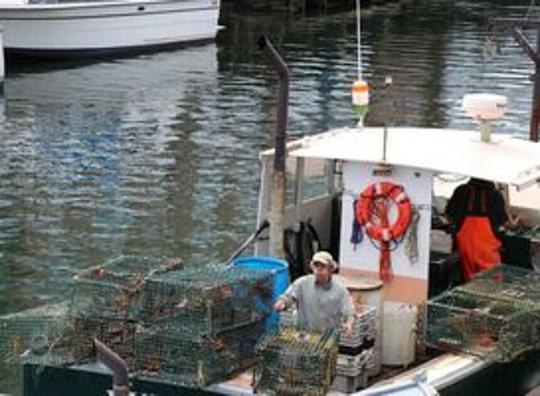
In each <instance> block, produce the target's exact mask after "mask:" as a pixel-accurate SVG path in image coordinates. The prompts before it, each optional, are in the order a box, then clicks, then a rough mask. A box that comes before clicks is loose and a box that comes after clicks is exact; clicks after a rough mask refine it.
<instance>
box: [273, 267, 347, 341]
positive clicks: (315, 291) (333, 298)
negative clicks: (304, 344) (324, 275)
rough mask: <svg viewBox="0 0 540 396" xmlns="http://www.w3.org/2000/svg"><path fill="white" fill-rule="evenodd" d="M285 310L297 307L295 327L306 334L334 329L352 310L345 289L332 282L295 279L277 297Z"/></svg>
mask: <svg viewBox="0 0 540 396" xmlns="http://www.w3.org/2000/svg"><path fill="white" fill-rule="evenodd" d="M281 298H282V299H284V300H285V302H286V304H287V307H290V306H291V304H292V303H293V302H296V303H297V304H298V324H299V325H300V326H301V327H303V328H305V329H306V330H312V331H319V332H322V331H325V330H328V329H332V328H338V329H339V327H340V325H341V322H342V321H343V320H345V319H346V318H347V317H349V316H351V315H354V313H355V309H354V304H353V302H352V298H351V296H350V294H349V292H348V291H347V288H346V287H345V286H344V285H343V284H342V283H341V282H339V281H337V280H336V279H331V280H330V282H329V283H328V284H325V285H320V284H317V283H316V282H315V276H313V275H306V276H303V277H301V278H298V279H297V280H296V281H294V283H293V284H292V285H290V286H289V288H288V289H287V291H286V292H285V293H284V294H283V295H282V296H281Z"/></svg>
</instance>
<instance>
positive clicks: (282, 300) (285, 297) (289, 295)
mask: <svg viewBox="0 0 540 396" xmlns="http://www.w3.org/2000/svg"><path fill="white" fill-rule="evenodd" d="M301 283H302V278H300V279H297V280H296V281H294V282H293V283H292V284H291V285H290V286H289V287H288V288H287V290H286V291H285V293H283V294H282V295H281V296H279V298H278V300H277V301H276V303H275V304H274V311H276V312H281V311H284V310H286V309H287V308H288V307H290V306H291V305H292V304H293V303H294V302H295V301H298V295H299V290H300V285H301Z"/></svg>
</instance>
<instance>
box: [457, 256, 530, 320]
mask: <svg viewBox="0 0 540 396" xmlns="http://www.w3.org/2000/svg"><path fill="white" fill-rule="evenodd" d="M454 290H457V291H460V292H463V293H465V294H469V295H472V296H479V297H486V298H492V299H496V300H498V301H504V302H506V303H508V304H512V305H515V306H516V307H520V308H523V309H531V310H536V311H537V313H538V314H539V315H540V273H538V272H535V271H530V270H527V269H524V268H519V267H515V266H511V265H504V264H501V265H497V266H495V267H493V268H490V269H489V270H486V271H483V272H480V273H478V274H477V275H475V277H474V278H473V280H472V281H471V282H469V283H467V284H465V285H463V286H460V287H458V288H456V289H454Z"/></svg>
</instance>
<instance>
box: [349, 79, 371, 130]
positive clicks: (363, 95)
mask: <svg viewBox="0 0 540 396" xmlns="http://www.w3.org/2000/svg"><path fill="white" fill-rule="evenodd" d="M352 104H353V107H354V112H355V113H356V115H357V116H358V127H359V128H362V127H363V126H364V118H365V117H366V114H367V112H368V106H369V89H368V84H367V82H365V81H362V80H357V81H355V82H354V84H353V86H352Z"/></svg>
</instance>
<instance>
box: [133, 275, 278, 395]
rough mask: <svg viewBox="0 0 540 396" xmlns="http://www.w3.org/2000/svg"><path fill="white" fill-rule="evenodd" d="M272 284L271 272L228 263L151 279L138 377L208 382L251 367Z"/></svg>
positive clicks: (145, 296) (138, 351)
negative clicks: (227, 264)
mask: <svg viewBox="0 0 540 396" xmlns="http://www.w3.org/2000/svg"><path fill="white" fill-rule="evenodd" d="M272 285H273V278H272V274H271V273H270V272H269V271H263V270H253V269H248V268H243V267H226V266H223V265H206V266H200V267H190V268H186V269H184V270H182V271H173V272H171V273H167V274H164V275H159V276H155V277H152V278H151V279H149V281H148V282H147V283H146V284H145V287H144V291H143V302H144V303H143V306H142V310H141V313H140V315H141V316H140V319H141V322H142V323H143V324H144V326H142V327H141V328H140V329H139V330H138V331H137V334H136V362H137V363H136V370H137V372H138V375H139V377H140V378H144V379H154V380H159V381H161V382H168V383H172V384H177V385H189V386H205V385H208V384H211V383H214V382H217V381H222V380H224V379H226V378H228V377H230V376H231V375H232V374H234V373H236V372H238V371H241V370H244V369H246V368H247V367H249V366H250V365H252V364H253V358H254V352H255V345H256V343H257V341H258V340H259V338H260V336H261V335H262V333H263V332H264V319H265V318H266V317H267V316H268V315H269V314H270V313H271V307H272Z"/></svg>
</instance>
